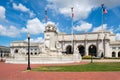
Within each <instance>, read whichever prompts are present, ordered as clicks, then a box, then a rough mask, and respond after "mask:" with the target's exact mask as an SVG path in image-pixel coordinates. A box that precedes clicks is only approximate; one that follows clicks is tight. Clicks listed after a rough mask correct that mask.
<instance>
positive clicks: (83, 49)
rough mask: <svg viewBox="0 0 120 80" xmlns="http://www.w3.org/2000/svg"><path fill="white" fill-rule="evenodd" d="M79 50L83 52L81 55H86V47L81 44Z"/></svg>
mask: <svg viewBox="0 0 120 80" xmlns="http://www.w3.org/2000/svg"><path fill="white" fill-rule="evenodd" d="M78 50H79V53H80V54H81V56H84V55H85V47H84V46H82V45H79V46H78Z"/></svg>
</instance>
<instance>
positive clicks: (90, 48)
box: [89, 45, 97, 57]
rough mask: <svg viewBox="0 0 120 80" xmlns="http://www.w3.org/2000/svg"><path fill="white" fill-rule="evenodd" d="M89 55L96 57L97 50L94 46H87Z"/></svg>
mask: <svg viewBox="0 0 120 80" xmlns="http://www.w3.org/2000/svg"><path fill="white" fill-rule="evenodd" d="M89 55H92V56H95V57H96V56H97V48H96V46H95V45H90V46H89Z"/></svg>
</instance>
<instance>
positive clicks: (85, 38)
mask: <svg viewBox="0 0 120 80" xmlns="http://www.w3.org/2000/svg"><path fill="white" fill-rule="evenodd" d="M27 46H28V45H27V42H25V41H14V42H12V43H11V48H10V49H11V54H12V55H14V54H16V53H18V54H22V55H26V54H27V51H28V49H27ZM49 52H58V53H61V54H65V55H73V54H75V53H76V52H78V53H79V54H80V55H81V56H89V55H91V54H92V55H93V56H95V57H120V41H117V40H116V39H115V34H113V33H111V32H109V31H105V30H100V31H98V32H91V33H80V34H74V35H72V34H65V33H59V32H57V28H56V26H55V25H53V24H47V25H46V27H45V31H44V42H43V43H41V44H39V43H31V44H30V53H31V55H39V54H46V53H49Z"/></svg>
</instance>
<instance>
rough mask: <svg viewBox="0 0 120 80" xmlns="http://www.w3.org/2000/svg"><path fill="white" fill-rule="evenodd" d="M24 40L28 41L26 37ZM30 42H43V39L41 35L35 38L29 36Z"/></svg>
mask: <svg viewBox="0 0 120 80" xmlns="http://www.w3.org/2000/svg"><path fill="white" fill-rule="evenodd" d="M25 41H28V39H26V40H25ZM30 42H32V43H42V42H44V39H43V38H42V37H37V38H34V39H33V38H30Z"/></svg>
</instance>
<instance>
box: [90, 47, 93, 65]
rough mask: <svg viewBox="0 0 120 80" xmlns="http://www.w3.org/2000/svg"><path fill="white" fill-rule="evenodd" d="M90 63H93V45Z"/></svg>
mask: <svg viewBox="0 0 120 80" xmlns="http://www.w3.org/2000/svg"><path fill="white" fill-rule="evenodd" d="M90 48H91V63H93V45H91V47H90Z"/></svg>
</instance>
